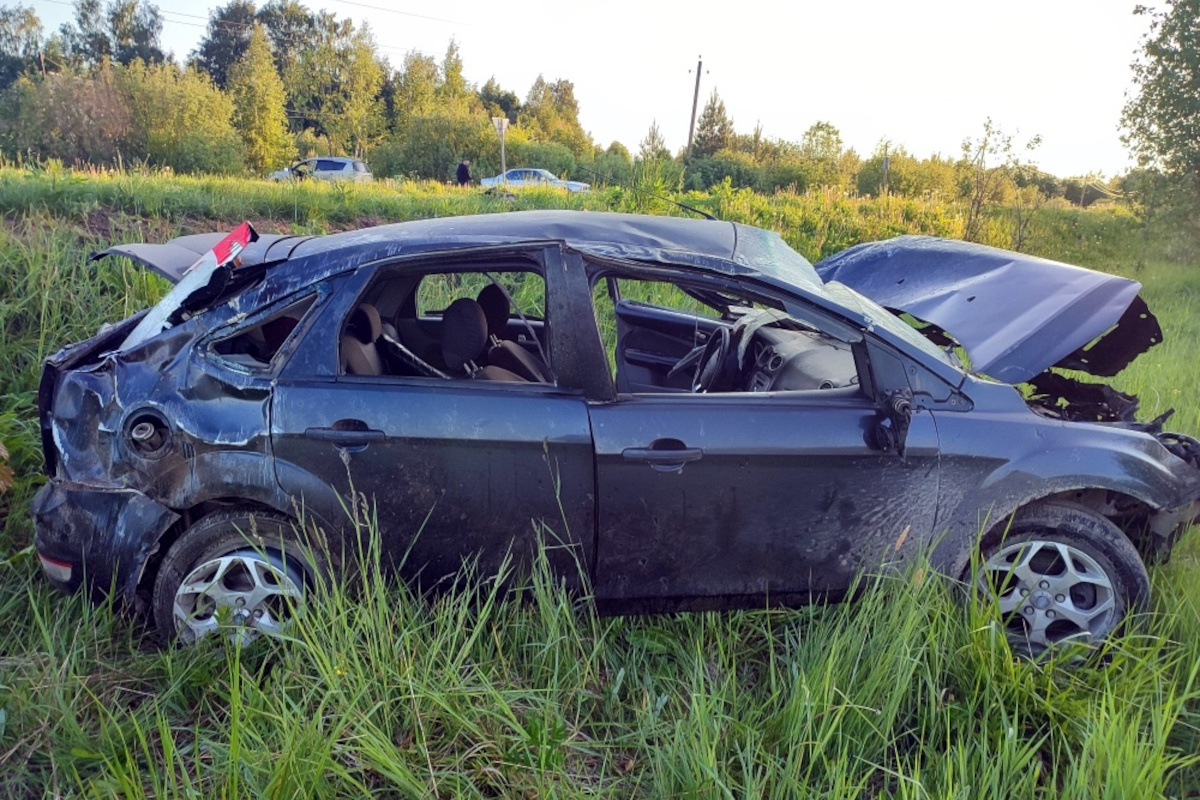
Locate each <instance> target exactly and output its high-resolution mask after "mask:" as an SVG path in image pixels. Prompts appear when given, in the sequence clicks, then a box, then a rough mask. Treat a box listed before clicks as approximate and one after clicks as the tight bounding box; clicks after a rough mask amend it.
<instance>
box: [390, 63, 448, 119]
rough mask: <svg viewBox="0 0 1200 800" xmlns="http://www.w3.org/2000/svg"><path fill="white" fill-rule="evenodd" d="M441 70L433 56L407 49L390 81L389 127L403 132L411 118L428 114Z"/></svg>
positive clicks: (432, 103)
mask: <svg viewBox="0 0 1200 800" xmlns="http://www.w3.org/2000/svg"><path fill="white" fill-rule="evenodd" d="M441 81H442V77H441V71H440V70H439V68H438V64H437V61H435V60H434V59H433V57H432V56H427V55H425V54H423V53H418V52H417V51H415V50H410V51H409V52H408V53H406V54H405V56H404V64H403V66H401V68H400V70H399V71H398V72H397V73H396V74H395V76H394V78H393V84H394V87H395V88H394V90H393V92H392V96H393V111H392V125H393V128H394V129H396V130H400V129H403V128H404V126H405V125H406V124H407V123H408V121H409V120H410V119H412V118H414V117H418V116H421V115H423V114H425V113H427V112H429V111H430V110H431V109H432V108H433V106H434V104H435V98H436V97H437V93H438V88H439V87H440V86H441Z"/></svg>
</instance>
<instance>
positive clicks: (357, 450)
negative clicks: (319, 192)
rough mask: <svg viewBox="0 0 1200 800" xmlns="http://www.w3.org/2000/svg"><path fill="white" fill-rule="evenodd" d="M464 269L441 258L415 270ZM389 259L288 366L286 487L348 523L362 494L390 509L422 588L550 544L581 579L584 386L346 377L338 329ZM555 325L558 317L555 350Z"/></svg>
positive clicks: (275, 437) (280, 451)
mask: <svg viewBox="0 0 1200 800" xmlns="http://www.w3.org/2000/svg"><path fill="white" fill-rule="evenodd" d="M518 255H520V256H521V257H523V258H525V259H527V260H528V261H529V262H530V263H531V264H535V265H536V268H537V269H538V270H544V269H545V265H546V263H547V262H548V260H549V261H553V260H557V259H561V256H560V255H559V253H558V251H557V249H556V248H549V249H547V248H541V247H539V248H535V249H531V250H528V251H523V252H521V253H519V254H518ZM453 266H454V264H453V262H444V261H436V260H435V261H433V262H422V263H421V264H419V265H414V266H413V269H414V270H436V269H446V268H451V267H453ZM375 269H376V268H375V267H369V268H364V270H360V272H359V274H358V275H357V276H356V277H355V278H354V279H353V280H350V281H349V282H348V285H346V286H343V287H341V288H339V289H338V295H339V297H338V299H339V300H340V303H338V304H335V305H332V306H331V307H330V308H329V309H328V316H325V317H323V318H322V320H321V324H320V326H315V328H316V327H319V328H320V329H321V331H322V334H321V335H317V336H313V335H310V336H309V337H307V338H306V340H305V342H304V343H303V345H302V347H305V348H306V350H305V351H304V352H298V353H297V355H296V356H295V357H293V358H292V359H291V361H289V364H288V365H287V367H286V368H285V369H284V371H283V372H282V374H281V376H280V379H279V382H278V384H277V386H276V388H275V393H274V400H273V403H272V434H271V435H272V443H273V446H274V449H275V455H276V465H277V468H276V470H277V477H278V480H279V483H280V485H281V486H282V487H283V489H284V490H285V491H287V492H288V493H290V494H291V495H292V496H293V497H295V498H297V500H298V501H303V502H305V503H308V504H314V503H315V504H316V505H317V506H318V512H319V514H320V515H321V516H322V517H325V518H326V519H330V520H335V521H338V520H340V521H342V522H343V523H344V522H345V520H346V518H347V517H346V510H345V509H349V508H352V507H354V505H353V502H352V498H355V497H356V498H358V504H359V508H360V509H365V513H366V514H367V516H372V517H375V518H377V528H378V531H379V533H380V535H381V541H382V549H383V552H384V555H385V557H386V558H387V559H388V560H389V561H390V562H392V563H394V564H397V565H400V566H401V572H402V574H403V575H404V576H405V577H406V578H410V579H416V578H419V580H420V582H421V584H422V585H429V584H433V583H436V582H438V581H439V580H442V579H443V578H445V577H446V576H448V575H452V574H455V573H458V572H460V570H461V569H462V568H463V564H464V562H468V563H473V562H474V561H475V559H477V567H478V570H479V572H480V573H481V574H494V573H495V572H496V571H497V570H498V569H499V568H500V567H501V564H502V563H503V562H504V561H505V560H506V559H511V560H512V561H513V562H515V563H516V564H518V565H520V564H528V563H529V561H530V560H531V559H532V558H533V556H534V554H535V552H536V550H537V547H538V545H539V542H545V544H546V545H547V546H548V550H547V556H548V558H549V560H550V565H551V567H552V568H553V569H554V570H555V571H556V572H558V573H559V574H561V575H562V576H564V577H565V578H566V579H567V580H568V581H569V582H571V583H572V584H577V583H578V582H579V579H580V577H581V575H583V574H586V573H587V572H589V571H590V569H591V566H592V560H593V547H594V535H593V531H594V521H595V519H594V507H595V504H594V495H593V491H594V471H593V466H592V448H591V434H590V423H589V419H588V414H587V408H586V402H585V400H584V398H583V396H582V394H581V393H577V392H571V391H568V390H565V389H562V388H560V387H558V386H553V385H546V384H533V383H500V382H492V381H486V380H469V379H465V378H464V379H462V380H458V379H444V378H426V377H400V376H396V375H383V374H381V375H347V374H339V368H338V354H337V340H338V331H341V330H343V328H344V322H345V320H346V319H347V318H348V316H349V315H350V314H351V312H352V311H354V309H355V308H356V307H357V305H356V304H357V303H358V299H357V298H358V297H359V295H360V293H361V292H362V291H363V290H364V288H366V287H369V286H370V282H371V280H372V277H373V274H372V273H373V271H374V270H375ZM555 322H556V320H554V319H552V318H551V319H548V320H547V325H549V326H550V336H551V337H552V338H551V348H550V350H551V352H553V351H554V347H553V336H554V327H553V326H554V323H555ZM563 324H564V326H565V322H564V323H563ZM564 349H565V348H564ZM330 489H332V491H330Z"/></svg>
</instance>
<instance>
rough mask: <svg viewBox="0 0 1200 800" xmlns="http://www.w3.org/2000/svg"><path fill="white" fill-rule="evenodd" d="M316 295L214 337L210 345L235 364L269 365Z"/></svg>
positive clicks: (215, 351) (309, 307) (214, 350)
mask: <svg viewBox="0 0 1200 800" xmlns="http://www.w3.org/2000/svg"><path fill="white" fill-rule="evenodd" d="M316 299H317V296H316V295H315V294H314V295H309V296H308V297H306V298H304V299H303V300H300V301H298V302H295V303H292V304H291V305H289V306H287V307H286V308H284V309H282V310H281V311H279V312H277V313H275V314H273V315H271V316H270V317H268V318H267V319H265V320H263V321H261V322H259V323H257V324H254V325H252V326H250V327H248V328H243V329H241V330H239V331H238V332H237V333H235V334H233V335H232V336H226V337H224V338H221V339H218V340H216V341H214V342H213V343H212V345H211V347H210V349H211V350H212V352H213V353H216V354H217V355H219V356H220V357H221V358H223V359H225V360H226V361H232V362H233V363H235V364H241V365H243V366H247V367H257V368H261V367H265V366H269V365H270V364H271V362H272V361H273V360H274V359H275V356H276V354H278V353H279V351H280V350H281V349H282V348H283V345H284V343H285V342H287V340H288V339H289V338H290V337H291V335H292V332H293V331H294V330H295V329H296V328H297V327H298V326H299V324H300V321H301V320H302V319H303V318H304V315H305V314H307V313H308V311H309V309H311V308H312V306H313V303H314V302H315V301H316Z"/></svg>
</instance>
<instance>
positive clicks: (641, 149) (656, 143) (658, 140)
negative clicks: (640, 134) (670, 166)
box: [638, 120, 671, 161]
mask: <svg viewBox="0 0 1200 800" xmlns="http://www.w3.org/2000/svg"><path fill="white" fill-rule="evenodd" d="M670 157H671V151H670V150H668V149H667V142H666V140H665V139H663V135H662V131H660V130H659V129H658V120H653V121H652V122H651V123H650V130H649V131H647V132H646V138H645V139H642V141H641V142H640V143H639V144H638V158H640V159H641V160H642V161H654V160H655V159H659V158H670Z"/></svg>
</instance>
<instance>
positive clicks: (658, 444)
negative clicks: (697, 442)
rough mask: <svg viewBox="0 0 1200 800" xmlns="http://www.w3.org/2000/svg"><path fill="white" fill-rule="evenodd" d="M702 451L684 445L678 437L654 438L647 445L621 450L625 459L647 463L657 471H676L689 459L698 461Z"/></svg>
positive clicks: (701, 456) (702, 453) (702, 454)
mask: <svg viewBox="0 0 1200 800" xmlns="http://www.w3.org/2000/svg"><path fill="white" fill-rule="evenodd" d="M703 457H704V451H703V450H701V449H700V448H699V447H686V446H684V444H683V442H681V441H679V440H678V439H656V440H655V441H654V442H653V443H652V444H651V445H650V446H649V447H627V448H625V449H624V450H622V451H621V458H623V459H625V460H626V461H632V462H638V463H642V464H649V465H650V468H651V469H654V470H657V471H659V472H678V471H679V470H682V469H683V465H684V464H687V463H688V462H690V461H699V460H700V459H701V458H703Z"/></svg>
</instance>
